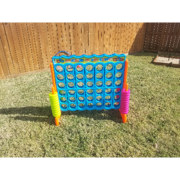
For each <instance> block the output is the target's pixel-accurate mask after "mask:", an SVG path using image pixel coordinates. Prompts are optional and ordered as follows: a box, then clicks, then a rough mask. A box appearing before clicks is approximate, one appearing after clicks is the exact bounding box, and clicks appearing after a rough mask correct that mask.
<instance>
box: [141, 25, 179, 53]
mask: <svg viewBox="0 0 180 180" xmlns="http://www.w3.org/2000/svg"><path fill="white" fill-rule="evenodd" d="M144 51H148V52H158V51H163V52H168V51H169V52H170V51H172V52H180V23H147V29H146V35H145V42H144Z"/></svg>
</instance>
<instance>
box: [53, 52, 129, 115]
mask: <svg viewBox="0 0 180 180" xmlns="http://www.w3.org/2000/svg"><path fill="white" fill-rule="evenodd" d="M125 61H126V55H125V54H111V55H107V54H102V55H96V54H93V55H82V56H76V55H71V56H66V55H62V56H53V57H52V62H53V67H54V74H55V81H56V88H57V92H58V98H59V103H60V109H61V111H76V110H80V111H83V110H95V109H97V110H101V109H106V110H109V109H120V100H121V90H122V88H123V82H124V70H125ZM109 64H111V65H112V69H111V70H107V69H106V66H107V65H109ZM118 64H121V65H122V68H121V69H117V68H116V66H117V65H118ZM88 65H92V67H93V69H92V70H91V71H88V70H87V69H86V67H87V66H88ZM97 65H102V67H103V68H102V70H100V71H99V70H97V69H96V66H97ZM59 66H61V68H62V71H58V70H57V69H58V68H59ZM70 66H71V68H72V71H68V70H67V67H70ZM77 66H81V67H83V70H82V71H78V70H77V68H76V67H77ZM109 72H110V73H112V77H111V78H107V77H106V74H107V73H109ZM118 72H120V73H121V74H122V75H121V76H120V77H116V73H118ZM88 73H91V74H93V78H91V79H88V78H87V76H86V75H87V74H88ZM98 73H102V74H103V77H102V78H100V79H98V78H96V75H97V74H98ZM68 74H71V75H73V77H74V78H73V79H68V78H67V75H68ZM78 74H82V75H83V78H82V79H81V80H80V79H78V78H77V75H78ZM58 75H62V76H63V77H64V78H63V79H58ZM117 80H120V81H121V84H120V85H116V83H115V82H116V81H117ZM97 81H101V82H102V85H101V86H97V84H96V83H97ZM107 81H111V82H112V83H111V85H110V86H109V85H106V82H107ZM69 82H72V83H73V84H74V86H73V87H69V86H68V83H69ZM78 82H83V86H81V87H80V86H78ZM87 82H92V83H93V85H92V86H88V85H87ZM59 83H64V87H59ZM98 89H102V92H101V93H97V92H96V91H97V90H98ZM107 89H110V90H111V91H110V92H106V90H107ZM69 90H73V91H74V92H75V93H74V94H70V93H69ZM79 90H83V91H84V93H83V94H79V92H78V91H79ZM88 90H93V92H92V93H88ZM62 92H63V93H62ZM64 93H65V94H64ZM107 96H108V97H109V96H110V99H106V97H107ZM71 97H73V98H75V100H74V101H72V100H70V98H71ZM79 97H81V100H80V99H79ZM88 97H91V99H92V97H93V99H92V100H88V99H89V98H88ZM97 97H101V99H97ZM115 97H116V98H115ZM65 99H66V101H64V100H65ZM71 99H72V98H71ZM83 99H84V100H83ZM62 100H63V101H62ZM82 104H84V106H82ZM92 104H93V105H92ZM97 104H98V105H97Z"/></svg>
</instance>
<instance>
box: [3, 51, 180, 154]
mask: <svg viewBox="0 0 180 180" xmlns="http://www.w3.org/2000/svg"><path fill="white" fill-rule="evenodd" d="M154 57H155V54H154V53H139V54H136V55H129V56H128V60H129V70H128V84H129V89H130V90H131V97H130V111H129V114H128V123H126V124H123V123H121V117H120V115H119V111H118V110H109V111H106V110H101V111H96V110H93V111H82V112H79V111H76V112H62V118H61V120H62V122H61V126H60V127H56V126H55V125H54V118H53V117H52V113H51V108H50V102H49V96H48V94H49V92H50V91H51V86H52V82H51V75H50V71H48V72H41V73H37V74H32V75H25V76H21V77H16V78H11V79H8V80H0V156H1V157H179V156H180V68H172V67H166V66H157V65H154V64H151V61H152V59H153V58H154Z"/></svg>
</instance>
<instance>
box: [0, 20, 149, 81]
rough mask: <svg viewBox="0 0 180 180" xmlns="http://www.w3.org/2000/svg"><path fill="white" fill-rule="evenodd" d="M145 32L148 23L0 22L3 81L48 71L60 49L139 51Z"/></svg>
mask: <svg viewBox="0 0 180 180" xmlns="http://www.w3.org/2000/svg"><path fill="white" fill-rule="evenodd" d="M145 30H146V24H145V23H0V78H5V77H10V76H14V75H19V74H22V73H25V72H31V71H38V70H43V69H47V68H49V63H50V61H51V57H52V56H54V55H55V54H56V53H57V52H58V51H59V50H66V51H68V52H70V53H71V54H76V55H81V54H87V55H90V54H103V53H106V54H111V53H132V52H139V51H142V50H143V45H144V36H145Z"/></svg>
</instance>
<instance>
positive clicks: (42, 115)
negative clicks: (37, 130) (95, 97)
mask: <svg viewBox="0 0 180 180" xmlns="http://www.w3.org/2000/svg"><path fill="white" fill-rule="evenodd" d="M1 114H5V115H12V116H10V117H11V118H13V119H14V120H21V121H34V122H47V123H48V124H50V125H52V124H54V117H53V116H52V112H51V107H50V106H45V107H33V106H29V107H17V108H16V107H15V108H4V109H0V115H1ZM63 116H66V117H67V116H77V117H78V118H89V119H93V120H97V121H102V120H110V121H114V122H117V123H121V122H122V119H121V116H120V113H119V111H118V110H114V109H112V110H92V111H87V110H85V111H65V112H64V111H63V112H62V117H63Z"/></svg>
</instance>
